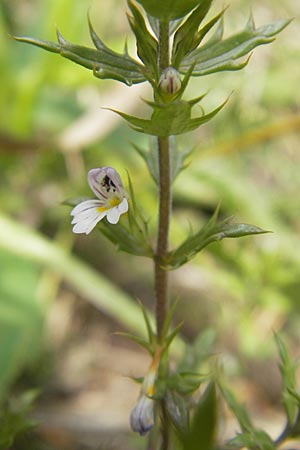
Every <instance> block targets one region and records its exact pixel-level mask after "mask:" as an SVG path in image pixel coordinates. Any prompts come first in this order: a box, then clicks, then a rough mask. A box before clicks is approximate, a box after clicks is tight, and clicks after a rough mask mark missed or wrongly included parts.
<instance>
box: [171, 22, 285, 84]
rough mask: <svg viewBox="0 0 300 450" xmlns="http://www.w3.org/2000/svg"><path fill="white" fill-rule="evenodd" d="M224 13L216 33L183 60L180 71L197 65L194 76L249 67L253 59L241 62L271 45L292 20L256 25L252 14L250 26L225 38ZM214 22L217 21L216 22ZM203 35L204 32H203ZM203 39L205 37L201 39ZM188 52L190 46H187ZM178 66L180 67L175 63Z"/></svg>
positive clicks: (176, 56) (186, 50)
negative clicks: (252, 53) (244, 57)
mask: <svg viewBox="0 0 300 450" xmlns="http://www.w3.org/2000/svg"><path fill="white" fill-rule="evenodd" d="M221 18H222V13H221V14H219V15H218V16H216V18H215V19H214V23H215V22H217V21H218V20H219V21H220V23H219V26H218V28H217V30H216V32H215V34H214V35H213V36H212V37H211V38H210V39H209V40H208V41H207V42H206V43H205V44H204V45H203V46H200V47H199V48H197V49H195V50H192V51H191V52H190V53H188V54H187V55H186V56H185V57H184V58H183V59H182V60H181V61H180V66H178V67H179V71H180V72H183V73H185V72H186V71H187V70H189V68H190V66H191V65H192V64H194V69H193V76H201V75H208V74H210V73H216V72H221V71H223V70H239V69H242V68H243V67H245V65H246V64H247V63H248V61H249V58H248V59H246V60H245V61H242V62H239V59H240V58H241V57H243V56H246V55H247V54H248V53H249V52H251V50H253V49H254V48H255V47H257V46H259V45H263V44H268V43H270V42H272V41H273V40H274V39H275V35H276V34H278V33H280V31H282V30H283V29H284V28H285V27H286V26H287V25H288V24H289V23H290V22H291V20H279V21H277V22H275V23H272V24H269V25H264V26H262V27H259V28H255V24H254V21H253V19H252V17H250V19H249V20H248V23H247V25H246V28H245V29H244V30H243V31H241V32H240V33H237V34H235V35H233V36H230V37H228V38H226V39H223V21H222V20H221ZM214 23H213V24H214ZM199 33H200V35H202V34H203V33H204V30H202V32H201V31H200V32H199ZM200 41H201V38H200ZM184 50H185V52H188V48H187V47H185V48H184ZM173 58H174V61H173V63H174V64H177V65H178V61H177V59H178V55H177V54H176V53H175V55H174V56H173ZM175 67H176V66H175Z"/></svg>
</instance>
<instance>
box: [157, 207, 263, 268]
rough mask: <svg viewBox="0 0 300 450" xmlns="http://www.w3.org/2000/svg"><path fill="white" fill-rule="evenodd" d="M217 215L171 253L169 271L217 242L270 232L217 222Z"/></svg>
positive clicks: (254, 227) (241, 224)
mask: <svg viewBox="0 0 300 450" xmlns="http://www.w3.org/2000/svg"><path fill="white" fill-rule="evenodd" d="M216 218H217V217H216V213H215V214H214V216H213V217H212V218H211V220H210V221H209V222H208V223H207V224H206V225H204V227H202V228H201V229H200V231H198V233H195V234H192V235H191V236H189V237H188V238H187V239H186V240H185V241H184V242H183V243H182V244H181V245H180V246H179V247H178V248H177V249H175V250H173V251H172V252H170V253H169V255H168V256H167V258H166V261H165V267H166V268H167V269H171V270H172V269H176V268H177V267H180V266H182V265H183V264H185V263H186V262H187V261H189V260H191V259H192V258H193V257H194V256H195V255H196V254H197V253H199V252H200V251H201V250H203V249H204V248H205V247H207V246H208V245H209V244H211V243H212V242H215V241H221V240H222V239H224V238H237V237H242V236H249V235H253V234H264V233H269V231H265V230H262V229H261V228H258V227H256V226H254V225H249V224H246V223H229V220H228V219H227V220H224V221H223V222H221V223H217V222H216Z"/></svg>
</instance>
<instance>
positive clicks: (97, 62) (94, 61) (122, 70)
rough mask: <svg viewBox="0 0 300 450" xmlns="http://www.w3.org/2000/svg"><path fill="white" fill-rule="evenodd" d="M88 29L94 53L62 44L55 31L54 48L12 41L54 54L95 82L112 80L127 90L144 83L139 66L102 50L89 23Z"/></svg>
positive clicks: (47, 44)
mask: <svg viewBox="0 0 300 450" xmlns="http://www.w3.org/2000/svg"><path fill="white" fill-rule="evenodd" d="M89 27H90V33H91V38H92V40H93V42H94V44H95V46H96V49H93V48H88V47H84V46H80V45H75V44H72V43H70V42H68V41H66V40H65V39H64V38H63V37H62V35H61V34H60V33H59V32H58V31H57V39H58V43H57V44H56V43H55V42H49V41H44V40H40V39H34V38H31V37H15V39H16V40H17V41H20V42H25V43H27V44H32V45H35V46H37V47H40V48H43V49H45V50H48V51H50V52H53V53H58V54H60V55H61V56H63V57H64V58H67V59H69V60H71V61H73V62H75V63H77V64H79V65H81V66H83V67H85V68H87V69H90V70H92V71H93V74H94V75H95V77H97V78H101V79H106V78H112V79H114V80H118V81H121V82H123V83H125V84H127V85H129V86H130V85H132V84H135V83H141V82H143V81H145V77H144V75H143V68H142V66H141V65H140V64H139V63H137V62H136V61H135V60H134V59H132V58H131V57H130V56H129V55H128V54H126V53H124V54H123V55H122V54H119V53H116V52H114V51H113V50H111V49H109V48H108V47H106V46H105V45H104V44H103V42H102V41H101V40H100V38H99V37H98V36H97V35H96V33H95V31H94V29H93V27H92V25H91V23H90V22H89Z"/></svg>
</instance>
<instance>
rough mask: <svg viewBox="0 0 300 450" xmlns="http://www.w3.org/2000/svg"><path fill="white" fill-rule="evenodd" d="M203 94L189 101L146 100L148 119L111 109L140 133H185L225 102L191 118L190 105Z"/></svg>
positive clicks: (216, 110)
mask: <svg viewBox="0 0 300 450" xmlns="http://www.w3.org/2000/svg"><path fill="white" fill-rule="evenodd" d="M201 98H203V96H201V97H199V98H197V99H193V100H190V101H188V102H187V101H183V100H180V101H176V102H173V103H168V104H157V103H152V102H147V103H148V104H149V105H150V106H151V107H152V108H153V109H154V111H153V114H152V116H151V119H150V120H147V119H141V118H139V117H134V116H131V115H129V114H126V113H123V112H121V111H116V110H114V109H111V111H113V112H115V113H117V114H119V115H120V116H121V117H123V119H125V120H126V121H127V122H128V123H129V124H130V125H131V127H132V128H133V129H134V130H136V131H139V132H140V133H146V134H150V135H153V136H159V137H167V136H174V135H178V134H183V133H187V132H189V131H193V130H195V129H196V128H198V127H199V126H200V125H202V124H204V123H206V122H208V121H209V120H210V119H212V118H213V117H214V116H215V115H216V114H217V113H218V112H219V111H220V110H221V109H222V108H223V107H224V105H225V104H226V102H227V100H226V101H225V102H224V103H222V105H220V106H218V108H216V109H214V110H213V111H211V112H210V113H208V114H203V115H202V116H201V117H196V118H191V111H192V107H193V106H194V104H195V103H196V102H198V101H199V100H200V99H201Z"/></svg>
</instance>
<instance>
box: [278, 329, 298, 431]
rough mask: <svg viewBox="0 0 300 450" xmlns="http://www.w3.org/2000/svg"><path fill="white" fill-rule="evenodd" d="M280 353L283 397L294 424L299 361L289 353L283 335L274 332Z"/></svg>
mask: <svg viewBox="0 0 300 450" xmlns="http://www.w3.org/2000/svg"><path fill="white" fill-rule="evenodd" d="M274 337H275V341H276V345H277V349H278V353H279V356H280V364H279V368H280V372H281V376H282V383H283V389H282V397H283V404H284V407H285V411H286V415H287V419H288V423H289V424H290V425H293V424H294V422H295V418H296V414H297V410H298V408H299V406H298V405H299V403H298V401H297V399H296V398H295V396H294V395H293V392H296V370H297V367H298V363H297V361H293V360H292V359H291V357H290V356H289V354H288V351H287V348H286V346H285V344H284V342H283V340H282V339H281V337H280V336H279V335H278V334H277V333H274Z"/></svg>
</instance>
